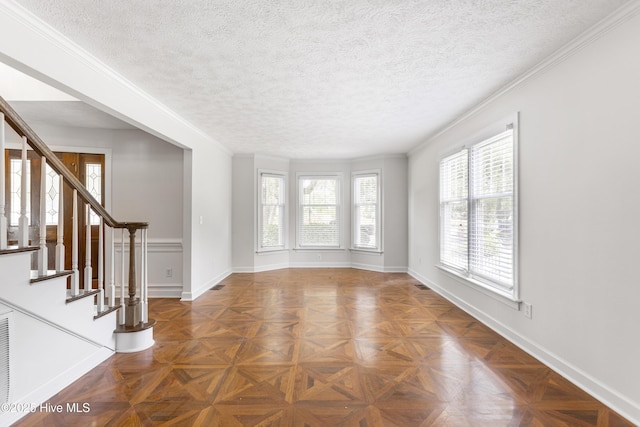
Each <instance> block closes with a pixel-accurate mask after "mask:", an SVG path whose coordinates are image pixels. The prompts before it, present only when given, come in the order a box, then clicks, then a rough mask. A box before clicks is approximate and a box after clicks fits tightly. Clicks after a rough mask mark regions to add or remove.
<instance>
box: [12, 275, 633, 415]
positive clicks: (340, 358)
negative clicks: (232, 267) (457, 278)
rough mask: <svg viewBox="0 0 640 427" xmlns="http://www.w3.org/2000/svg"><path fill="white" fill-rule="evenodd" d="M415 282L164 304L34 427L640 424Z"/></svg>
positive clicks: (289, 280)
mask: <svg viewBox="0 0 640 427" xmlns="http://www.w3.org/2000/svg"><path fill="white" fill-rule="evenodd" d="M419 284H420V283H419V282H418V281H416V280H415V279H413V278H411V277H410V276H408V275H406V274H400V273H395V274H394V273H375V272H370V271H361V270H352V269H320V270H310V269H286V270H278V271H270V272H264V273H257V274H244V273H243V274H233V275H231V276H229V277H228V278H226V279H225V280H223V281H222V282H221V283H220V284H219V285H218V286H217V287H216V289H215V290H211V291H208V292H207V293H206V294H205V295H203V296H201V297H200V298H198V300H196V301H193V302H181V301H179V300H177V299H156V300H151V301H150V317H153V318H155V319H156V321H157V324H156V327H155V329H154V336H155V340H156V344H155V345H154V346H153V347H152V348H150V349H148V350H145V351H142V352H139V353H131V354H116V355H114V356H113V357H111V358H110V359H108V360H106V361H105V362H103V363H102V364H101V365H100V366H98V367H97V368H95V369H93V370H92V371H91V372H89V373H88V374H86V375H85V376H83V377H82V378H80V379H79V380H77V381H76V382H75V383H73V384H72V385H71V386H69V387H67V388H66V389H64V390H62V391H61V392H60V393H58V394H57V395H56V396H54V397H52V398H51V399H50V400H49V402H50V403H52V404H62V405H66V403H69V402H80V403H84V402H86V403H88V404H89V405H90V408H91V409H90V411H89V412H87V413H66V412H63V413H59V414H58V413H46V412H36V413H34V414H31V415H29V416H27V417H25V418H24V419H22V420H21V421H19V422H18V425H20V426H71V425H73V426H75V425H83V426H84V425H87V426H89V425H92V426H127V427H128V426H207V427H208V426H222V427H234V426H239V427H240V426H274V427H275V426H291V427H298V426H300V427H316V426H318V427H322V426H329V427H334V426H355V427H387V426H399V427H413V426H452V427H464V426H471V427H479V426H480V427H482V426H491V427H499V426H533V427H536V426H540V427H555V426H559V427H580V426H598V427H618V426H621V427H628V426H631V425H632V424H630V423H629V422H627V421H626V420H624V418H622V417H620V416H619V415H618V414H616V413H615V412H613V411H612V410H610V409H609V408H607V407H606V406H604V405H603V404H602V403H600V402H598V401H597V400H595V399H593V398H592V397H591V396H589V395H588V394H587V393H585V392H584V391H582V390H580V389H579V388H578V387H576V386H574V385H573V384H571V383H570V382H569V381H567V380H566V379H564V378H563V377H561V376H560V375H558V374H557V373H555V372H553V371H552V370H551V369H549V368H548V367H546V366H545V365H543V364H541V363H539V362H538V361H537V360H536V359H535V358H533V357H531V356H529V355H528V354H527V353H525V352H523V351H522V350H520V349H519V348H517V347H516V346H515V345H513V344H511V343H510V342H508V341H506V340H504V339H503V338H502V337H501V336H499V335H498V334H496V333H495V332H493V331H492V330H490V329H489V328H488V327H486V326H484V325H483V324H482V323H480V322H479V321H478V320H476V319H474V318H473V317H472V316H470V315H468V314H467V313H465V312H463V311H461V310H459V309H457V308H456V307H454V306H453V305H451V304H450V303H449V302H448V301H446V300H444V299H443V298H441V297H440V296H438V295H437V294H436V293H434V292H433V291H431V290H429V289H420V288H418V287H417V286H416V285H419Z"/></svg>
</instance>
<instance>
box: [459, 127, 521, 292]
mask: <svg viewBox="0 0 640 427" xmlns="http://www.w3.org/2000/svg"><path fill="white" fill-rule="evenodd" d="M470 166H471V168H470V169H471V173H472V180H471V182H472V187H471V218H472V222H471V228H470V232H469V235H470V238H469V240H470V242H471V243H472V244H471V245H470V247H469V263H470V270H471V271H472V272H473V273H474V274H477V275H479V276H481V277H483V278H486V279H489V280H490V281H492V282H494V283H497V284H499V285H502V286H504V287H510V286H511V285H512V284H513V250H514V247H513V237H514V236H513V213H514V209H513V136H512V131H507V132H504V133H502V134H500V135H498V136H496V137H495V138H492V139H490V140H488V141H486V142H484V143H481V144H478V145H476V146H475V147H473V148H472V149H471V161H470Z"/></svg>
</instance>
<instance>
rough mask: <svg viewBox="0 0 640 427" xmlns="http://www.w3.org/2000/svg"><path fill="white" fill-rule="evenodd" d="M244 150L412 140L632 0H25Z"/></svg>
mask: <svg viewBox="0 0 640 427" xmlns="http://www.w3.org/2000/svg"><path fill="white" fill-rule="evenodd" d="M18 3H19V4H21V5H22V6H23V7H24V8H26V9H27V10H29V11H31V12H32V13H33V14H34V15H36V16H38V17H39V18H41V19H42V20H44V21H45V22H47V23H48V24H49V25H51V26H52V27H53V28H55V29H56V30H58V31H59V32H60V33H62V34H63V35H65V36H66V37H68V38H69V39H70V40H72V41H73V42H75V43H76V44H77V45H79V46H80V47H82V48H83V49H85V50H87V51H88V52H90V53H91V54H92V55H94V56H95V57H96V58H98V59H99V60H100V61H102V62H103V63H105V64H106V65H107V66H109V67H111V68H112V69H114V70H115V71H116V72H117V73H119V74H120V75H122V76H123V77H124V78H125V79H128V80H129V81H131V82H132V83H133V84H135V85H136V86H138V87H139V88H140V89H142V90H143V91H145V92H147V93H148V94H149V95H151V96H152V97H154V98H155V99H157V100H158V101H159V102H161V103H163V104H164V105H166V106H167V107H168V108H170V109H172V110H173V111H175V112H176V113H177V114H178V115H180V116H181V117H183V118H184V119H185V120H187V121H188V122H190V123H192V124H193V125H194V126H196V127H197V128H199V129H201V130H202V131H203V132H205V133H206V134H208V135H210V136H211V137H212V138H213V139H215V140H216V141H218V142H220V143H221V144H223V145H224V146H226V147H228V148H229V149H230V150H231V151H233V152H234V153H261V154H269V155H274V156H283V157H288V158H354V157H361V156H368V155H379V154H391V153H406V152H408V151H409V150H410V149H412V148H413V147H415V146H416V145H418V144H420V143H421V142H423V141H425V140H426V139H427V138H428V137H429V136H430V135H433V134H434V133H435V132H437V131H438V130H439V129H442V128H443V127H444V126H446V125H447V124H448V123H450V122H451V121H452V120H454V119H455V118H456V117H459V116H460V115H462V114H463V113H464V112H466V111H468V110H469V109H471V108H472V107H473V106H475V105H477V104H478V103H479V102H481V101H482V100H483V99H486V98H487V97H488V96H490V95H491V94H492V93H494V92H496V91H497V90H499V89H500V88H501V87H504V86H505V85H506V84H507V83H509V82H511V81H513V80H514V79H515V78H517V77H518V76H519V75H522V74H523V73H524V72H526V71H527V70H529V69H531V68H532V67H533V66H535V65H536V64H538V63H539V62H540V61H542V60H543V59H545V58H546V57H548V56H549V55H550V54H552V53H553V52H554V51H556V50H557V49H559V48H561V47H562V46H563V45H565V44H566V43H568V42H570V41H571V40H572V39H574V38H575V37H577V36H578V35H579V34H581V33H582V32H584V31H585V30H587V29H588V28H590V27H591V26H593V25H594V24H596V23H597V22H598V21H600V20H601V19H603V18H604V17H606V16H607V15H609V14H610V13H612V12H614V11H615V10H616V9H617V8H618V7H620V6H621V5H623V4H624V3H626V1H625V0H508V1H507V0H453V1H449V0H447V1H445V0H431V1H425V0H422V1H420V0H348V1H346V0H345V1H343V0H322V1H320V0H288V1H285V0H245V1H242V0H241V1H238V0H216V1H210V0H188V1H187V0H175V1H159V0H158V1H150V0H110V1H100V2H95V1H86V0H19V1H18Z"/></svg>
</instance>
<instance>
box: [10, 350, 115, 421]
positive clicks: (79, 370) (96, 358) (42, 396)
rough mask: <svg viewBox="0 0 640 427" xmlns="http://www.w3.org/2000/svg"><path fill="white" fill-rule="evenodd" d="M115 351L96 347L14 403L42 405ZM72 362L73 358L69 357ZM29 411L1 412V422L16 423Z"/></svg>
mask: <svg viewBox="0 0 640 427" xmlns="http://www.w3.org/2000/svg"><path fill="white" fill-rule="evenodd" d="M114 354H115V352H114V351H113V350H110V349H108V348H106V347H100V348H98V349H96V352H95V353H93V354H91V355H89V356H88V357H86V358H85V359H83V360H80V361H78V362H77V363H75V364H74V365H72V366H70V367H69V368H68V369H67V370H66V371H64V372H62V373H60V374H59V375H57V376H56V377H55V378H53V379H52V380H50V381H48V382H47V383H45V384H42V385H41V386H40V387H38V388H37V389H35V390H33V391H32V392H31V393H29V394H28V395H27V396H25V397H23V398H22V399H20V400H19V401H16V402H14V403H16V404H24V405H36V406H37V407H39V406H40V404H41V403H44V402H46V401H47V400H48V399H50V398H51V397H52V396H54V395H55V394H57V393H59V392H60V391H61V390H63V389H64V388H65V387H67V386H69V385H70V384H71V383H73V382H74V381H76V380H77V379H79V378H80V377H82V376H83V375H85V374H86V373H88V372H89V371H91V370H92V369H93V368H95V367H96V366H98V365H99V364H101V363H102V362H104V361H105V360H107V359H108V358H109V357H111V356H113V355H114ZM69 360H70V361H71V362H72V361H73V360H74V359H73V358H70V359H69ZM28 413H29V412H27V413H25V412H0V424H1V425H11V424H12V423H15V422H16V421H18V420H19V419H21V418H22V417H24V416H25V415H27V414H28Z"/></svg>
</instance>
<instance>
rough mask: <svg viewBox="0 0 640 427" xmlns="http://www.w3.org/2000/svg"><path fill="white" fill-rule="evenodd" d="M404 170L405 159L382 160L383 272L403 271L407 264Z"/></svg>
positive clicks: (405, 183)
mask: <svg viewBox="0 0 640 427" xmlns="http://www.w3.org/2000/svg"><path fill="white" fill-rule="evenodd" d="M408 167H409V161H408V159H407V157H406V156H392V157H391V156H390V157H386V158H385V159H384V168H383V170H384V174H383V177H382V179H383V180H384V182H383V188H385V191H384V195H383V196H384V197H383V200H382V203H383V212H382V220H383V223H384V226H383V228H382V231H383V236H382V241H383V244H384V271H387V272H395V271H399V272H406V271H407V266H408V265H409V243H408V239H409V225H408V218H409V210H408V209H409V207H408V205H409V201H408V198H409V191H408Z"/></svg>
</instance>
